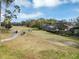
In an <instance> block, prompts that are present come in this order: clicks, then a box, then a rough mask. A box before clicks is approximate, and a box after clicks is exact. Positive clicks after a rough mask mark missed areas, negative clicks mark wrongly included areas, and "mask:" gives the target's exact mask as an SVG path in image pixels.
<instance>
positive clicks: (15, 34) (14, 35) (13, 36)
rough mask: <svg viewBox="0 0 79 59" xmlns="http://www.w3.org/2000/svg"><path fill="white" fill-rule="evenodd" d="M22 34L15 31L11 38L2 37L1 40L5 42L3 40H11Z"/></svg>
mask: <svg viewBox="0 0 79 59" xmlns="http://www.w3.org/2000/svg"><path fill="white" fill-rule="evenodd" d="M19 35H20V32H19V33H13V34H12V35H11V36H10V37H9V38H7V39H2V40H1V41H0V42H1V43H3V42H7V41H11V40H14V39H15V38H16V37H18V36H19Z"/></svg>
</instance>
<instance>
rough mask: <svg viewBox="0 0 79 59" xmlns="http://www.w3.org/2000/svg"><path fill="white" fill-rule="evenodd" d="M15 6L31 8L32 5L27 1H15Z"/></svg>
mask: <svg viewBox="0 0 79 59" xmlns="http://www.w3.org/2000/svg"><path fill="white" fill-rule="evenodd" d="M14 3H15V4H16V5H19V6H24V7H31V6H32V3H31V2H29V1H28V0H15V2H14Z"/></svg>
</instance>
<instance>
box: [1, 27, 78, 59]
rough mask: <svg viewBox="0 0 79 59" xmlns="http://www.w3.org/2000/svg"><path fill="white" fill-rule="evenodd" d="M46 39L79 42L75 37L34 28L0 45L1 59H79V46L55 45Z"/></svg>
mask: <svg viewBox="0 0 79 59" xmlns="http://www.w3.org/2000/svg"><path fill="white" fill-rule="evenodd" d="M12 29H15V30H20V31H25V30H27V29H31V28H26V27H13V28H12ZM46 40H52V41H53V40H54V41H74V42H79V40H74V38H73V39H72V38H69V37H63V36H59V35H55V34H52V33H48V32H46V31H42V30H33V31H32V32H31V33H26V34H25V35H23V36H19V37H17V38H16V39H15V40H12V41H10V42H5V43H4V44H3V45H2V46H0V59H79V49H78V48H74V47H69V46H60V45H53V44H50V43H48V41H46Z"/></svg>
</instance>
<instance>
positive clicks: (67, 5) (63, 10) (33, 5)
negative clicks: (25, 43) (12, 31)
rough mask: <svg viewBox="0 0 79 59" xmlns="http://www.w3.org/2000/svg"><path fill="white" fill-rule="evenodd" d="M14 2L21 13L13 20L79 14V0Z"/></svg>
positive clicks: (67, 17) (69, 16)
mask: <svg viewBox="0 0 79 59" xmlns="http://www.w3.org/2000/svg"><path fill="white" fill-rule="evenodd" d="M14 4H16V5H19V6H20V7H21V13H19V14H18V15H17V16H18V18H17V20H15V19H14V20H13V21H23V20H26V19H36V18H55V19H58V20H60V19H71V18H75V17H77V16H79V0H15V2H14ZM10 8H11V7H10ZM3 13H4V12H3V11H2V14H3Z"/></svg>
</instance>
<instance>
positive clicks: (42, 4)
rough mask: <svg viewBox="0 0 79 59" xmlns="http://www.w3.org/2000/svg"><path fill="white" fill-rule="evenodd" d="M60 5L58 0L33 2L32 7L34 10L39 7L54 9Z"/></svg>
mask: <svg viewBox="0 0 79 59" xmlns="http://www.w3.org/2000/svg"><path fill="white" fill-rule="evenodd" d="M59 4H61V2H60V1H59V0H33V6H34V7H35V8H39V7H55V6H57V5H59Z"/></svg>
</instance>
